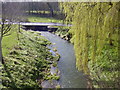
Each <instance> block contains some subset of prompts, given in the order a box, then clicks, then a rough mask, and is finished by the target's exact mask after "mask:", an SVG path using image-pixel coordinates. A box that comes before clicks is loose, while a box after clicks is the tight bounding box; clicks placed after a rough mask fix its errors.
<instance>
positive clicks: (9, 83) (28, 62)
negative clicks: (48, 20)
mask: <svg viewBox="0 0 120 90" xmlns="http://www.w3.org/2000/svg"><path fill="white" fill-rule="evenodd" d="M15 33H16V32H14V34H11V36H9V37H11V38H8V37H6V38H4V40H3V45H6V46H3V51H4V54H5V56H4V60H5V64H4V65H2V68H3V69H2V72H3V73H1V74H2V75H1V76H2V77H1V79H2V86H1V87H3V88H11V89H13V88H20V89H26V88H42V87H41V85H40V84H41V82H42V81H43V80H46V79H48V77H50V79H58V77H57V76H56V75H54V76H52V75H51V74H50V73H49V71H50V65H51V64H54V63H56V62H55V61H57V60H58V58H57V57H56V56H54V57H53V56H52V53H50V52H49V49H48V48H47V47H46V46H47V45H49V44H51V43H50V42H49V41H48V40H46V39H45V38H44V37H42V36H40V33H39V32H34V31H24V30H21V33H19V40H17V39H16V41H15V40H14V39H15V38H16V34H15ZM13 38H14V39H13ZM9 40H11V42H8V43H6V42H5V41H9ZM10 43H11V44H10ZM9 45H10V46H9ZM8 47H9V49H8ZM53 61H54V62H53Z"/></svg>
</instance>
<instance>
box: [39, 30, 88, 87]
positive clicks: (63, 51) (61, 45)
mask: <svg viewBox="0 0 120 90" xmlns="http://www.w3.org/2000/svg"><path fill="white" fill-rule="evenodd" d="M41 35H42V36H44V37H46V38H47V39H48V40H49V41H50V42H51V43H54V45H53V46H54V47H56V48H57V51H58V53H59V54H60V56H61V58H60V60H59V61H58V69H59V70H60V80H59V84H60V86H61V88H87V79H86V76H85V75H84V73H83V72H80V71H78V70H77V69H76V66H75V55H74V49H73V45H72V44H71V43H68V42H67V41H65V40H63V39H61V38H60V37H59V36H57V35H54V34H52V33H50V32H41ZM52 48H53V47H52Z"/></svg>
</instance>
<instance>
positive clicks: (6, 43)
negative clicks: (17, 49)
mask: <svg viewBox="0 0 120 90" xmlns="http://www.w3.org/2000/svg"><path fill="white" fill-rule="evenodd" d="M17 29H18V27H17V26H16V25H13V26H12V30H11V31H10V32H9V34H10V35H8V36H5V37H3V40H2V49H3V56H7V55H8V53H9V51H10V50H11V49H12V48H13V47H14V46H15V45H16V44H17V43H18V39H17V31H16V30H17Z"/></svg>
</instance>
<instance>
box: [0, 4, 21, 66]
mask: <svg viewBox="0 0 120 90" xmlns="http://www.w3.org/2000/svg"><path fill="white" fill-rule="evenodd" d="M22 7H23V6H22V4H21V3H18V2H1V8H2V10H1V26H0V60H1V62H2V64H4V60H3V56H2V39H3V37H4V36H8V35H9V34H8V32H9V31H10V30H11V27H12V24H13V22H20V21H21V20H22V19H21V18H22V16H23V10H22Z"/></svg>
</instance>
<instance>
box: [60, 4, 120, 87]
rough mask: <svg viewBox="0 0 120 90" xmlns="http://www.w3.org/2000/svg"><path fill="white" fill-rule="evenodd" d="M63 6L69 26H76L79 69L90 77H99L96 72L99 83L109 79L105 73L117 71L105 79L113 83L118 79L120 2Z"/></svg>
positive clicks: (74, 35)
mask: <svg viewBox="0 0 120 90" xmlns="http://www.w3.org/2000/svg"><path fill="white" fill-rule="evenodd" d="M61 7H62V9H63V11H64V13H65V14H66V21H67V23H71V24H72V27H71V29H70V33H72V39H71V42H72V43H74V48H75V55H76V67H77V68H78V70H83V71H84V72H85V73H86V74H90V75H95V74H93V73H92V72H95V73H97V74H96V76H98V77H99V78H100V79H99V80H102V79H104V78H105V76H108V77H109V75H107V74H105V73H111V71H113V72H114V73H112V74H110V75H111V77H110V78H106V79H104V80H106V81H110V80H112V77H114V78H116V79H114V80H117V78H118V73H119V58H118V55H119V52H118V50H119V49H118V48H119V42H120V41H119V30H120V22H119V21H120V18H119V15H120V2H114V3H113V2H97V3H96V2H86V3H82V2H65V3H61ZM113 64H114V65H113ZM98 69H99V70H98ZM103 69H104V70H103ZM92 70H93V71H92ZM105 70H106V71H105ZM104 71H105V72H104ZM98 72H99V74H98ZM100 72H101V75H100ZM103 72H104V74H103ZM102 75H103V77H104V78H103V77H102ZM115 75H116V76H115ZM93 77H94V76H93ZM94 78H95V79H97V77H94ZM97 80H98V79H97ZM114 80H113V81H114ZM101 87H105V86H103V85H101ZM111 87H112V86H111ZM116 87H117V86H116Z"/></svg>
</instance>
